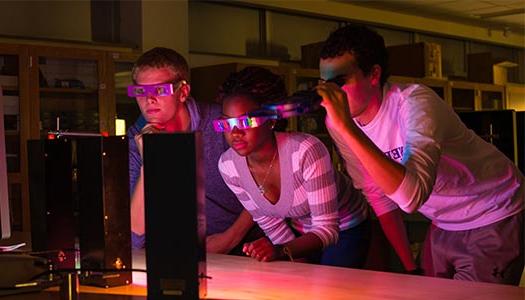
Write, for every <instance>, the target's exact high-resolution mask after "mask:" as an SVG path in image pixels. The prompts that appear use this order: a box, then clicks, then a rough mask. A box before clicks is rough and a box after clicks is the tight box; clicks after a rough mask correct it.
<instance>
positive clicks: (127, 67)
mask: <svg viewBox="0 0 525 300" xmlns="http://www.w3.org/2000/svg"><path fill="white" fill-rule="evenodd" d="M138 57H139V54H138V53H121V52H109V53H107V54H106V61H107V73H108V75H109V76H108V79H107V80H108V95H109V102H110V106H109V108H108V115H109V116H110V118H111V116H114V117H116V118H118V119H123V120H125V122H126V127H129V126H130V125H132V124H133V123H135V121H136V120H137V118H138V117H139V116H140V109H139V107H138V105H137V102H136V101H135V99H134V98H130V97H128V93H127V87H128V85H131V84H133V81H132V78H131V71H132V69H133V63H134V62H135V61H136V60H137V59H138ZM110 121H111V120H110ZM109 127H110V132H115V122H110V123H109Z"/></svg>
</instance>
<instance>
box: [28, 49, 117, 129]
mask: <svg viewBox="0 0 525 300" xmlns="http://www.w3.org/2000/svg"><path fill="white" fill-rule="evenodd" d="M29 55H30V57H29V59H30V63H29V67H30V68H29V78H30V82H31V85H30V93H31V94H30V98H31V99H32V105H31V116H32V118H31V122H30V125H31V138H40V137H45V136H47V134H48V132H49V131H53V130H57V129H59V130H65V131H77V132H109V126H110V125H109V123H110V120H109V114H108V108H109V107H108V103H107V101H106V99H107V98H108V95H107V83H106V81H105V76H104V75H105V74H104V72H105V70H104V64H103V62H104V52H102V51H99V50H93V49H69V48H59V47H42V46H38V47H31V48H30V51H29Z"/></svg>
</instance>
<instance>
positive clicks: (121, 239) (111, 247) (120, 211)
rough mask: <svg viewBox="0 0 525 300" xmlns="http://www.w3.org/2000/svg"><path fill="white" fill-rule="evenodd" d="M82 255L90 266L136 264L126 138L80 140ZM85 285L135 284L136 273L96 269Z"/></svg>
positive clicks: (124, 266) (80, 231) (79, 188)
mask: <svg viewBox="0 0 525 300" xmlns="http://www.w3.org/2000/svg"><path fill="white" fill-rule="evenodd" d="M77 145H78V147H77V160H78V191H79V196H80V230H79V242H80V256H81V257H80V259H81V267H82V268H85V269H124V268H128V269H129V268H131V233H130V213H129V212H130V205H129V172H128V143H127V139H126V138H123V137H109V138H86V139H79V140H78V141H77ZM82 283H83V284H93V285H97V286H117V285H124V284H129V283H131V272H125V273H123V272H118V273H112V272H106V273H104V274H96V273H94V274H92V275H91V276H88V277H86V278H83V279H82Z"/></svg>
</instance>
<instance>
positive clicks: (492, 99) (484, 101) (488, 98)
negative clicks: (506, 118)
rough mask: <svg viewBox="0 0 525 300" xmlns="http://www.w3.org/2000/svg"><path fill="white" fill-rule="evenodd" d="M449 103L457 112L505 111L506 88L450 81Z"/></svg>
mask: <svg viewBox="0 0 525 300" xmlns="http://www.w3.org/2000/svg"><path fill="white" fill-rule="evenodd" d="M448 97H449V98H448V99H449V103H450V104H451V105H452V107H453V108H454V109H455V110H456V111H473V110H501V109H505V87H504V86H501V85H494V84H486V83H476V82H467V81H449V94H448Z"/></svg>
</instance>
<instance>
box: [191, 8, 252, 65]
mask: <svg viewBox="0 0 525 300" xmlns="http://www.w3.org/2000/svg"><path fill="white" fill-rule="evenodd" d="M188 11H189V39H190V41H189V43H190V51H196V52H208V53H222V54H233V55H242V56H246V55H250V52H251V51H252V49H257V50H256V51H258V49H259V12H258V11H257V10H255V9H249V8H239V7H232V6H226V5H220V4H212V3H201V2H194V1H190V2H189V8H188Z"/></svg>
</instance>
